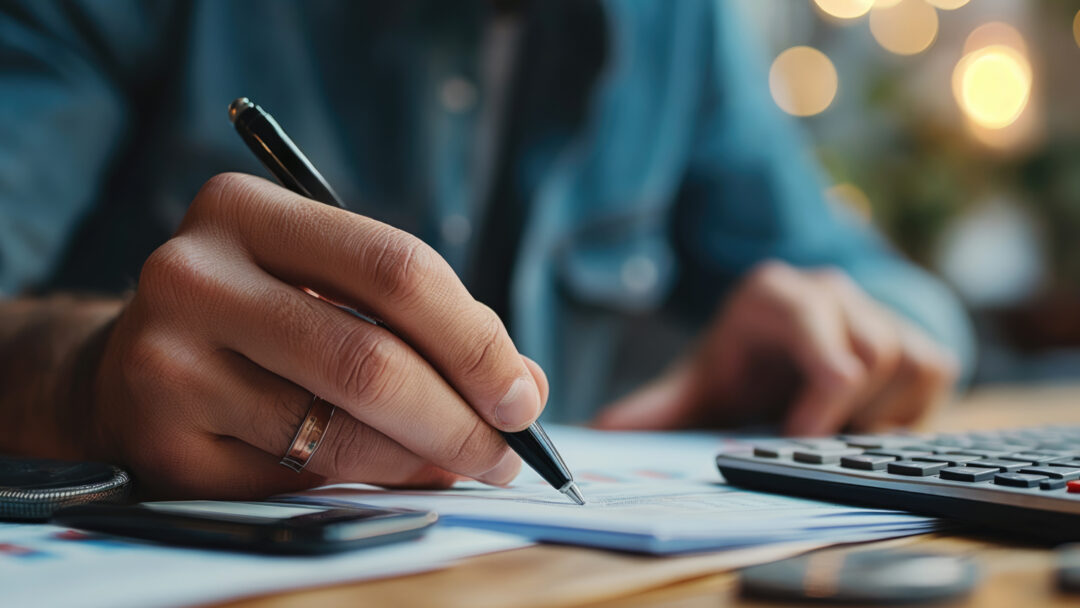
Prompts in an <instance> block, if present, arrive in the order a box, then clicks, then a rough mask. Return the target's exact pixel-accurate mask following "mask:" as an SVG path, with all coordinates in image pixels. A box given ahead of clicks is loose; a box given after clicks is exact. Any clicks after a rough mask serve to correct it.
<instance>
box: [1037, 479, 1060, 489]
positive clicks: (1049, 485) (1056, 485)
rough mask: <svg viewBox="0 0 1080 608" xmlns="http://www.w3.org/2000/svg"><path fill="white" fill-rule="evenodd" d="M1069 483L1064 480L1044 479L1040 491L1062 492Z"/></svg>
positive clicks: (1040, 483)
mask: <svg viewBox="0 0 1080 608" xmlns="http://www.w3.org/2000/svg"><path fill="white" fill-rule="evenodd" d="M1066 483H1067V482H1066V481H1065V480H1064V479H1044V480H1042V481H1040V482H1039V489H1040V490H1060V489H1061V488H1064V487H1065V484H1066Z"/></svg>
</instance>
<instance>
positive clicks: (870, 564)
mask: <svg viewBox="0 0 1080 608" xmlns="http://www.w3.org/2000/svg"><path fill="white" fill-rule="evenodd" d="M977 574H978V573H977V570H976V568H975V564H974V563H972V562H971V561H970V560H968V559H964V558H960V557H953V556H949V555H939V554H935V553H917V552H912V551H895V550H870V551H826V552H820V553H812V554H810V555H804V556H801V557H794V558H791V559H786V560H782V561H779V562H774V563H771V564H764V565H761V566H753V567H750V568H747V569H745V570H743V571H742V574H741V577H740V584H741V591H742V593H743V594H744V595H748V596H753V597H759V598H767V599H772V600H791V601H798V602H807V601H822V602H834V603H835V602H842V603H857V604H897V603H921V602H936V601H941V600H945V599H950V598H955V597H959V596H961V595H964V594H966V593H968V592H969V591H971V589H972V588H973V587H974V586H975V582H976V579H977V578H978V576H977Z"/></svg>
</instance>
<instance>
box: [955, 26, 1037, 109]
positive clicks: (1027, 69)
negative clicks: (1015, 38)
mask: <svg viewBox="0 0 1080 608" xmlns="http://www.w3.org/2000/svg"><path fill="white" fill-rule="evenodd" d="M953 93H954V94H955V95H956V99H957V101H958V102H959V104H960V109H961V110H963V111H964V114H966V115H967V116H968V118H970V119H971V120H972V121H973V122H974V123H975V124H977V125H979V126H981V127H984V128H987V129H1001V128H1003V127H1007V126H1009V125H1011V124H1012V123H1013V122H1015V121H1016V119H1017V118H1018V117H1019V116H1020V113H1021V112H1023V111H1024V108H1025V107H1026V106H1027V103H1028V98H1029V97H1030V96H1031V66H1030V64H1028V62H1027V59H1025V58H1024V56H1023V55H1021V54H1020V53H1019V52H1017V51H1016V49H1014V48H1012V47H1008V46H1005V45H1000V44H997V45H991V46H988V47H985V48H981V49H979V50H977V51H974V52H972V53H968V54H967V55H965V56H964V58H963V59H961V60H960V63H958V64H957V65H956V69H955V70H954V71H953Z"/></svg>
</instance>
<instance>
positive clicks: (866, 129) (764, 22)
mask: <svg viewBox="0 0 1080 608" xmlns="http://www.w3.org/2000/svg"><path fill="white" fill-rule="evenodd" d="M745 5H746V12H747V16H748V17H749V18H750V19H751V20H752V21H753V22H754V25H755V26H756V27H758V28H759V29H760V33H761V37H762V39H763V40H764V44H765V45H766V48H765V51H766V53H767V58H768V60H769V61H770V62H771V67H770V69H769V88H770V91H771V93H772V96H773V100H774V101H775V102H776V104H777V105H778V106H780V108H782V109H783V110H784V111H786V112H788V113H789V114H792V115H794V116H798V117H799V122H801V123H802V126H803V128H804V129H806V130H807V131H808V132H809V134H810V138H811V140H812V144H813V146H814V148H815V151H816V154H817V156H818V158H819V159H820V161H821V163H822V165H823V166H824V167H825V170H826V173H827V179H829V180H830V181H831V186H830V187H829V188H828V190H827V195H828V197H829V199H830V200H831V201H833V202H834V203H835V204H838V205H849V206H851V207H853V208H854V209H856V210H857V211H858V212H859V213H860V214H861V216H862V217H864V218H865V219H866V221H868V222H872V223H874V224H875V225H877V226H878V227H879V228H880V229H881V230H882V231H883V232H885V233H886V234H888V235H889V236H890V237H891V239H892V240H893V242H894V243H895V244H896V246H897V247H898V248H900V249H901V250H902V251H903V252H904V253H905V254H906V255H907V256H908V257H910V258H911V259H913V260H915V261H916V262H918V263H919V264H921V265H923V266H924V267H926V268H929V269H930V270H932V271H934V272H936V273H938V274H939V275H941V276H943V277H944V278H945V279H946V280H947V281H948V282H949V283H951V284H952V286H953V287H954V288H955V289H956V290H957V292H958V293H959V294H960V295H961V297H962V298H963V299H964V300H965V302H966V303H967V305H968V307H969V308H970V310H971V311H972V313H973V315H974V317H975V320H976V324H977V327H978V331H979V334H980V336H979V337H980V342H981V346H980V353H979V365H978V369H977V372H976V376H975V382H976V383H986V382H1025V381H1053V380H1065V379H1073V380H1075V379H1077V378H1080V77H1078V76H1080V71H1078V66H1080V2H1073V1H1064V0H1054V1H1038V2H1036V1H1031V2H1022V1H1017V0H799V1H792V0H753V1H752V2H745Z"/></svg>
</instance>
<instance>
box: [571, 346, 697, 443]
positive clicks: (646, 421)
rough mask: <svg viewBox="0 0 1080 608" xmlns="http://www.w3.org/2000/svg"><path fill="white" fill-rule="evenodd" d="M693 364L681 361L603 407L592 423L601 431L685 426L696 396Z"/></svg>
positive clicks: (694, 405)
mask: <svg viewBox="0 0 1080 608" xmlns="http://www.w3.org/2000/svg"><path fill="white" fill-rule="evenodd" d="M696 376H697V374H696V373H695V366H694V365H692V364H691V363H690V362H689V361H684V362H682V363H680V364H678V365H676V366H675V368H674V369H672V370H671V371H669V372H667V373H666V374H664V375H663V376H661V377H660V378H658V379H656V380H654V381H652V382H650V383H649V384H647V385H645V386H644V387H643V388H640V389H638V390H637V391H635V392H633V393H631V394H630V395H627V396H626V397H623V398H622V399H620V400H618V401H616V402H615V403H613V404H612V405H609V406H608V407H606V408H605V409H604V410H603V411H602V412H600V414H599V415H598V416H597V417H596V419H595V420H593V422H592V426H593V427H594V428H598V429H604V430H612V431H614V430H622V431H632V430H650V429H674V428H681V427H685V426H688V425H689V424H690V423H691V422H692V421H693V418H694V414H695V412H694V410H695V409H696V406H697V402H698V399H697V397H696V394H697V390H696V389H697V382H696Z"/></svg>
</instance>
